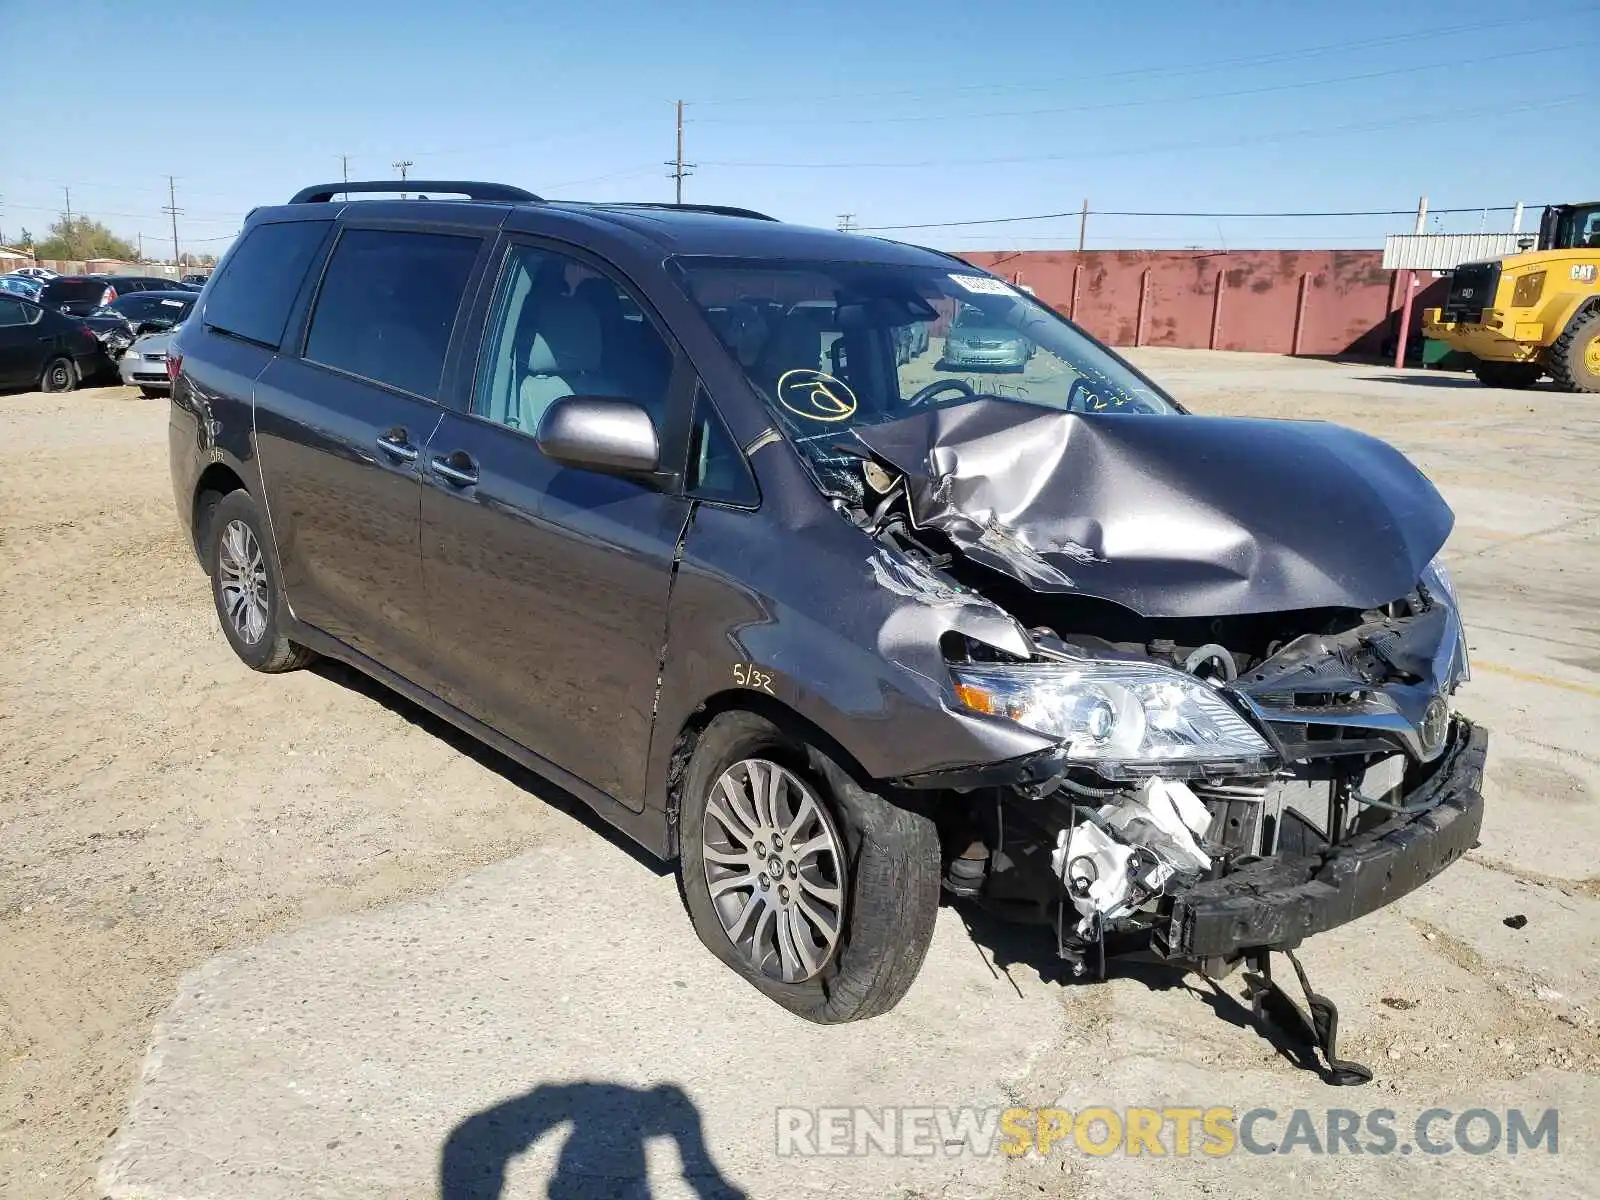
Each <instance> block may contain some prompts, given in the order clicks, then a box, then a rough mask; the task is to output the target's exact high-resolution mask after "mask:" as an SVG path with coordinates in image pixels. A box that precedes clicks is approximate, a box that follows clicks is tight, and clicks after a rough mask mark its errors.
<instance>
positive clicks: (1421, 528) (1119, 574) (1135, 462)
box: [855, 397, 1454, 617]
mask: <svg viewBox="0 0 1600 1200" xmlns="http://www.w3.org/2000/svg"><path fill="white" fill-rule="evenodd" d="M855 432H856V436H857V437H858V438H859V439H860V440H861V441H862V442H863V443H864V444H865V445H866V447H867V448H868V449H869V450H870V451H871V452H872V453H873V454H874V455H876V456H877V457H878V458H879V459H881V460H882V461H883V462H884V463H886V464H887V465H889V466H891V467H893V468H895V469H896V470H897V471H898V472H900V473H901V474H902V475H904V476H905V478H906V483H907V487H908V490H909V496H908V500H909V504H910V509H911V515H912V519H913V520H914V521H915V522H916V523H917V525H919V526H922V527H924V528H930V527H931V528H934V529H937V530H939V531H940V532H942V533H944V534H945V535H946V536H947V537H949V538H950V540H951V541H952V542H954V543H955V544H956V546H957V547H958V548H959V549H960V550H961V551H962V552H963V553H964V554H965V555H966V556H967V557H968V558H970V559H972V560H974V561H975V562H980V563H983V564H984V565H986V566H989V567H991V568H993V569H994V570H997V571H1001V572H1003V573H1005V574H1007V575H1010V576H1012V577H1013V578H1016V579H1018V580H1021V581H1022V582H1023V583H1025V584H1027V585H1028V586H1029V587H1031V588H1033V589H1034V590H1035V591H1039V592H1069V593H1074V594H1078V595H1085V596H1094V597H1099V598H1100V599H1104V600H1110V601H1113V602H1115V603H1117V604H1121V605H1123V606H1124V607H1126V608H1129V609H1132V610H1133V611H1135V612H1137V613H1140V614H1142V615H1143V616H1147V617H1212V616H1231V615H1236V614H1244V613H1261V612H1281V611H1286V610H1290V609H1299V608H1322V607H1339V608H1356V609H1367V608H1372V607H1375V606H1377V605H1380V604H1386V603H1388V602H1389V601H1391V600H1395V599H1397V598H1399V597H1400V596H1403V595H1405V594H1406V593H1407V592H1409V591H1410V590H1411V589H1412V588H1413V587H1414V586H1415V585H1416V582H1417V578H1418V576H1419V575H1420V574H1421V572H1422V569H1423V567H1425V566H1426V565H1427V563H1428V561H1429V560H1430V559H1431V558H1433V556H1434V555H1435V554H1437V553H1438V551H1439V548H1440V547H1441V546H1443V545H1444V541H1445V538H1446V537H1448V536H1449V533H1450V527H1451V525H1452V523H1453V521H1454V517H1453V515H1452V513H1451V511H1450V508H1449V506H1448V505H1446V504H1445V502H1444V500H1443V499H1442V498H1441V497H1440V495H1439V493H1438V492H1437V491H1436V490H1435V489H1434V487H1433V485H1432V484H1431V483H1429V482H1428V480H1427V479H1426V478H1425V477H1424V476H1423V475H1422V473H1421V472H1420V471H1418V470H1417V469H1416V467H1414V466H1412V465H1411V463H1410V462H1409V461H1408V460H1407V459H1406V457H1405V456H1404V455H1402V454H1401V453H1400V452H1399V451H1398V450H1396V449H1394V448H1393V447H1392V446H1390V445H1388V444H1387V443H1385V442H1381V441H1379V440H1377V439H1376V438H1372V437H1368V436H1367V435H1365V434H1362V433H1357V432H1355V431H1354V430H1350V429H1344V428H1342V427H1340V426H1337V425H1329V424H1324V423H1322V422H1311V421H1273V420H1255V419H1248V418H1242V417H1195V416H1143V415H1140V416H1134V415H1108V414H1098V415H1095V414H1090V415H1080V414H1075V413H1064V412H1057V411H1053V410H1048V409H1043V408H1039V407H1037V406H1034V405H1029V404H1021V403H1016V402H1012V401H1005V400H998V399H990V398H982V397H980V398H977V399H974V400H971V401H968V402H966V403H964V404H959V405H953V406H950V407H947V408H940V409H931V410H929V411H927V412H923V413H917V414H915V415H913V416H909V417H904V418H902V419H900V420H898V421H892V422H889V423H887V424H883V425H875V426H868V427H858V428H857V429H856V431H855Z"/></svg>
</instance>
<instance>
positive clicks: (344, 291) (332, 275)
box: [255, 228, 483, 679]
mask: <svg viewBox="0 0 1600 1200" xmlns="http://www.w3.org/2000/svg"><path fill="white" fill-rule="evenodd" d="M482 248H483V239H482V238H481V237H469V236H462V235H456V234H439V233H421V232H414V231H410V230H401V229H349V228H347V229H345V230H343V231H342V233H341V234H340V237H339V240H338V242H337V243H336V244H335V245H334V248H333V252H332V255H331V257H330V259H329V261H328V266H327V269H326V271H325V272H324V274H323V278H322V284H321V288H320V290H319V292H318V295H317V298H316V302H315V307H314V308H313V310H312V313H311V318H310V323H309V326H308V328H307V332H306V337H305V346H304V352H303V355H302V356H298V357H297V356H295V355H292V354H284V355H280V356H279V357H278V358H275V359H274V360H273V361H272V363H271V365H270V366H268V367H267V369H266V370H265V371H264V372H263V373H262V375H261V377H260V378H259V379H258V380H257V381H256V386H255V408H256V443H257V452H258V453H259V455H260V456H261V466H262V477H263V479H264V481H265V484H266V496H267V512H268V516H269V518H270V520H271V522H272V527H273V535H274V538H275V540H276V542H277V546H278V556H279V559H280V562H281V564H282V569H283V582H284V591H285V594H286V595H287V597H288V601H289V606H290V609H291V610H292V611H293V613H294V615H295V616H296V617H297V618H298V619H300V620H302V621H304V622H306V623H307V624H310V625H314V626H316V627H317V628H318V629H321V630H322V631H323V632H325V633H329V634H332V635H333V636H334V637H336V638H338V639H339V640H340V641H342V642H344V643H345V644H346V645H348V646H350V647H351V648H353V649H355V650H358V651H360V652H361V653H362V654H365V655H367V656H368V657H370V658H372V659H375V660H376V661H378V662H380V663H382V664H383V665H385V666H387V667H389V668H390V669H392V670H394V671H397V672H399V673H400V674H402V675H405V676H407V677H408V678H412V679H418V678H423V677H425V676H426V673H427V669H428V650H429V633H428V614H427V607H426V603H425V601H424V597H423V591H422V564H421V553H420V549H419V543H418V524H417V523H418V518H419V513H420V504H421V484H420V474H419V473H420V471H421V470H422V467H423V465H424V459H423V448H424V447H425V446H426V445H427V444H428V440H429V438H430V437H431V436H432V435H433V432H434V429H435V428H436V427H437V426H438V424H439V420H440V418H441V416H442V415H443V412H444V410H443V409H442V408H441V407H440V406H439V404H438V403H437V400H436V397H437V395H438V391H439V388H440V380H441V376H442V374H443V370H444V364H445V359H446V355H447V352H448V348H449V345H450V339H451V334H452V330H453V328H454V326H455V322H456V319H457V316H458V313H459V310H460V307H461V301H462V297H463V295H464V294H465V292H466V288H467V282H468V279H469V278H470V276H471V274H472V270H473V267H474V264H475V262H476V260H477V258H478V255H479V253H480V252H481V250H482Z"/></svg>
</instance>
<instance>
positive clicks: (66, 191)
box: [61, 185, 78, 258]
mask: <svg viewBox="0 0 1600 1200" xmlns="http://www.w3.org/2000/svg"><path fill="white" fill-rule="evenodd" d="M61 193H62V195H64V196H66V198H67V257H68V258H71V257H72V252H73V251H74V250H76V249H77V248H78V236H77V233H76V232H75V231H74V230H73V227H72V189H71V188H69V187H67V186H65V185H63V186H62V188H61Z"/></svg>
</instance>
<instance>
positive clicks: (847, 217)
mask: <svg viewBox="0 0 1600 1200" xmlns="http://www.w3.org/2000/svg"><path fill="white" fill-rule="evenodd" d="M855 227H856V215H855V213H840V214H839V232H840V233H849V232H850V231H851V230H852V229H854V228H855Z"/></svg>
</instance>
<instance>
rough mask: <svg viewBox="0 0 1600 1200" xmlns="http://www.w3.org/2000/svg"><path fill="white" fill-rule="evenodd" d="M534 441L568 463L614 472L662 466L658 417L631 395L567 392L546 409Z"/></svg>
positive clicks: (647, 471)
mask: <svg viewBox="0 0 1600 1200" xmlns="http://www.w3.org/2000/svg"><path fill="white" fill-rule="evenodd" d="M535 441H536V442H537V443H538V446H539V452H540V453H541V454H543V455H544V456H545V457H546V458H548V459H551V460H553V461H555V462H558V463H561V464H562V465H563V466H567V467H582V468H583V469H585V470H589V471H604V472H605V473H607V474H610V475H641V474H650V473H652V472H654V471H657V470H659V469H660V463H661V443H660V442H659V440H658V439H657V437H656V426H655V422H654V421H652V420H651V419H650V414H649V413H647V412H645V410H644V409H643V408H642V407H641V406H640V405H638V404H635V403H634V402H633V401H632V400H617V399H612V398H611V397H608V396H565V397H563V398H562V399H560V400H557V401H556V402H555V403H554V404H552V405H551V406H550V407H549V408H547V409H546V410H545V414H544V417H543V418H542V419H541V420H540V421H539V431H538V433H537V434H536V435H535Z"/></svg>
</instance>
